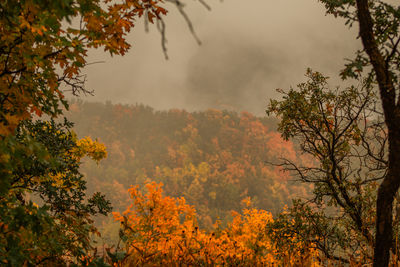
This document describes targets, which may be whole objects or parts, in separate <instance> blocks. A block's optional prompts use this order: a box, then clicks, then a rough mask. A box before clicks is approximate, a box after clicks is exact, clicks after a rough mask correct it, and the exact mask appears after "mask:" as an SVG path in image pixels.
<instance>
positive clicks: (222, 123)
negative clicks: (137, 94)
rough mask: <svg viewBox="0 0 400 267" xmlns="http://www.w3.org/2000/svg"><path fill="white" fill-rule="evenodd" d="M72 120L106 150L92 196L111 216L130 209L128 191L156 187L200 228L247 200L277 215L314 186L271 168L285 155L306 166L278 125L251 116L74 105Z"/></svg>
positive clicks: (86, 168) (91, 183)
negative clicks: (184, 207)
mask: <svg viewBox="0 0 400 267" xmlns="http://www.w3.org/2000/svg"><path fill="white" fill-rule="evenodd" d="M67 117H68V118H69V119H70V120H71V121H74V122H75V128H74V129H75V131H76V132H77V134H78V136H80V137H85V136H90V137H93V138H94V137H97V138H98V139H99V141H101V142H102V143H104V144H105V145H106V147H107V151H108V157H107V159H105V160H104V161H102V163H101V164H100V165H97V164H96V163H92V162H86V163H85V164H83V166H82V168H83V169H82V171H83V172H84V173H85V174H86V177H87V180H88V188H89V190H90V191H101V192H103V193H105V194H106V196H107V197H108V198H109V199H110V200H111V202H112V205H113V207H114V210H117V211H122V210H125V209H126V207H127V206H129V204H130V202H129V195H128V193H127V189H128V188H129V187H130V186H131V185H139V186H141V187H142V186H143V185H144V184H145V183H146V182H149V181H156V182H162V183H163V184H164V191H165V192H164V193H165V194H166V195H168V196H172V197H181V196H183V197H185V199H186V200H187V201H188V203H189V204H191V205H194V206H195V207H196V210H197V213H198V217H199V221H200V225H201V226H202V227H206V228H211V226H212V224H213V223H214V222H215V220H216V219H218V218H219V219H221V220H222V222H223V223H226V222H227V221H231V219H232V218H231V215H230V214H231V211H232V210H235V211H240V210H241V208H242V207H241V201H242V200H243V199H245V198H248V197H249V198H250V199H251V201H252V203H254V205H255V206H256V207H258V208H261V209H265V210H268V211H270V212H272V213H273V214H276V213H278V212H279V211H281V210H282V208H283V207H284V205H286V204H290V200H291V199H292V198H296V197H302V196H305V195H306V194H307V192H308V190H309V188H307V187H305V186H304V185H302V184H299V183H294V182H293V181H292V178H291V177H290V176H289V174H288V173H285V172H283V171H282V169H281V168H280V167H277V166H273V165H271V164H269V163H268V162H277V160H278V159H279V158H281V157H285V158H289V159H291V160H292V161H294V162H299V161H301V160H302V161H304V160H305V158H302V156H301V155H299V154H298V153H297V152H296V149H295V145H294V144H293V143H292V142H290V141H288V142H287V141H284V140H283V139H282V138H281V137H280V134H279V133H277V132H276V131H275V130H274V127H275V124H276V122H275V121H274V120H273V119H270V118H269V119H268V118H266V117H265V118H258V117H255V116H253V115H252V114H250V113H247V112H242V113H241V114H237V113H235V112H230V111H220V110H207V111H202V112H193V113H190V112H187V111H184V110H177V109H175V110H169V111H155V110H153V109H152V108H151V107H148V106H144V105H120V104H117V105H112V104H111V103H106V104H103V103H87V102H75V103H72V104H71V107H70V112H69V113H68V114H67Z"/></svg>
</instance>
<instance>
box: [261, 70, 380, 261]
mask: <svg viewBox="0 0 400 267" xmlns="http://www.w3.org/2000/svg"><path fill="white" fill-rule="evenodd" d="M307 77H308V80H307V81H306V82H305V83H302V84H299V85H298V90H295V89H291V90H289V91H288V92H283V91H281V92H282V94H283V100H281V101H277V100H272V101H271V104H270V106H269V109H268V112H270V113H275V114H276V115H277V116H278V117H280V118H281V121H280V124H279V131H280V132H281V133H282V135H283V137H284V138H286V139H288V138H295V139H296V141H297V143H298V144H299V146H300V149H301V151H302V152H303V153H306V154H308V155H309V156H311V157H312V158H313V159H314V161H310V162H309V163H308V164H307V165H301V166H299V165H298V164H296V163H295V162H293V161H292V160H290V159H285V160H284V161H283V162H282V163H281V164H279V165H280V166H284V167H285V169H286V170H290V171H294V172H295V173H296V174H297V175H298V177H299V179H300V180H301V181H302V182H305V183H312V184H313V185H314V191H313V193H314V197H313V199H311V200H310V203H309V205H308V206H307V205H306V203H304V202H302V201H295V202H294V206H293V207H292V208H291V210H290V212H289V213H288V215H285V216H282V217H281V218H280V219H281V220H280V221H282V222H283V221H285V220H288V217H289V218H291V219H294V220H295V221H297V222H298V224H297V226H298V227H300V228H297V229H296V227H297V226H296V227H294V228H293V229H292V230H290V229H287V231H293V232H298V235H299V236H303V239H305V240H307V241H308V242H313V243H315V244H316V245H317V247H318V249H319V250H320V251H322V252H323V253H324V255H325V256H326V257H327V258H328V259H331V260H339V261H342V262H350V260H351V259H349V257H348V256H347V255H346V256H343V252H345V254H350V255H352V256H353V257H354V258H355V259H357V260H358V261H359V262H363V261H366V262H368V260H369V258H370V257H371V253H370V252H371V249H372V247H373V199H374V198H375V194H374V189H375V187H374V183H375V182H376V181H377V180H379V179H381V178H382V177H383V176H384V175H385V171H386V167H387V166H386V162H385V160H384V155H385V152H386V151H385V148H386V147H385V145H384V144H385V142H386V134H385V132H384V131H382V130H384V127H383V123H381V122H380V121H379V120H377V117H376V115H377V114H376V97H375V94H374V91H373V90H372V88H368V87H367V86H368V83H367V82H366V81H361V83H360V85H359V86H358V87H355V86H352V87H349V88H345V89H339V88H337V89H334V90H332V89H329V87H328V83H327V78H326V77H324V76H323V75H322V74H320V73H318V72H312V71H311V70H308V72H307ZM310 206H311V207H312V209H310ZM288 221H290V220H288ZM277 222H279V220H277ZM327 222H330V223H331V224H332V225H333V227H326V226H327V225H328V223H327ZM284 225H285V224H284ZM277 226H278V225H277ZM279 228H281V227H279ZM300 233H301V234H300ZM357 254H358V255H357Z"/></svg>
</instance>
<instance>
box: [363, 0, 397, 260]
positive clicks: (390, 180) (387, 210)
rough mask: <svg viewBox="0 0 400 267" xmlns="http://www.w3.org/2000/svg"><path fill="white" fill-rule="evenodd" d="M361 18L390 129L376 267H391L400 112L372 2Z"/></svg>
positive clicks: (380, 193) (380, 198)
mask: <svg viewBox="0 0 400 267" xmlns="http://www.w3.org/2000/svg"><path fill="white" fill-rule="evenodd" d="M357 17H358V22H359V25H360V37H361V40H362V43H363V46H364V49H365V51H366V52H367V54H368V56H369V59H370V62H371V64H372V66H373V68H374V71H375V74H376V78H377V82H378V85H379V92H380V96H381V101H382V108H383V112H384V115H385V123H386V126H387V128H388V138H389V166H388V173H387V175H386V176H385V178H384V179H383V181H382V183H381V185H380V186H379V189H378V199H377V203H376V213H377V217H376V236H375V245H374V266H375V267H384V266H388V265H389V260H390V249H391V247H392V245H393V201H394V198H395V195H396V193H397V191H398V189H399V187H400V109H399V106H398V105H396V90H395V87H394V84H393V79H392V76H391V74H390V71H389V69H388V64H386V61H385V59H384V57H383V56H382V54H381V53H380V51H379V48H378V44H377V41H376V39H375V36H374V32H373V21H372V18H371V14H370V11H369V8H368V0H357Z"/></svg>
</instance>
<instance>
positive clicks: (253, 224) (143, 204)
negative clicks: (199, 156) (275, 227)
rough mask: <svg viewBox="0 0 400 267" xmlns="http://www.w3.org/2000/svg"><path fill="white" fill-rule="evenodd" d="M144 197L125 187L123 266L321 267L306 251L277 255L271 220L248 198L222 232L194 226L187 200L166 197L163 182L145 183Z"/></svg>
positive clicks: (193, 214)
mask: <svg viewBox="0 0 400 267" xmlns="http://www.w3.org/2000/svg"><path fill="white" fill-rule="evenodd" d="M146 189H147V193H146V194H143V193H141V192H140V191H139V190H138V187H132V188H130V189H129V193H130V196H131V199H132V201H133V204H132V205H131V206H130V207H129V208H128V209H127V210H126V211H125V212H123V213H122V214H120V213H114V216H115V218H116V220H118V221H120V222H121V226H122V232H121V238H122V240H124V241H125V242H124V244H125V245H126V246H125V248H124V251H125V253H126V254H125V256H124V258H123V260H122V261H120V262H119V263H118V265H121V266H178V265H179V266H273V265H274V264H276V265H277V266H279V265H281V264H283V265H284V266H294V265H296V264H298V265H297V266H319V265H318V264H317V263H316V262H317V253H316V252H315V251H314V250H313V249H312V246H309V247H299V248H298V249H297V250H292V251H290V253H289V251H287V252H281V253H280V254H279V253H278V250H277V249H276V248H275V247H274V245H273V242H271V241H270V240H269V237H268V235H267V231H266V225H267V224H268V223H270V222H272V221H273V219H272V215H271V214H270V213H269V212H267V211H264V210H259V209H256V208H251V207H250V206H251V203H250V201H249V200H248V199H246V200H244V201H243V203H244V204H245V205H246V207H245V208H244V209H243V211H242V214H239V213H237V212H233V218H234V219H233V221H232V222H231V223H230V224H229V225H228V227H226V228H221V227H220V225H219V224H218V222H217V223H216V224H215V225H214V231H209V232H206V231H205V230H202V229H200V228H199V227H198V224H197V221H196V212H195V210H194V208H193V207H192V206H190V205H188V204H186V202H185V199H184V198H183V197H181V198H172V197H165V196H163V195H162V184H157V183H155V182H151V183H148V184H146Z"/></svg>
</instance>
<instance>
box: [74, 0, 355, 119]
mask: <svg viewBox="0 0 400 267" xmlns="http://www.w3.org/2000/svg"><path fill="white" fill-rule="evenodd" d="M208 3H209V4H210V6H211V7H212V11H211V12H209V11H207V10H205V9H204V8H203V6H201V5H200V3H199V2H198V1H188V5H187V13H188V14H189V16H190V17H191V19H192V22H193V24H194V27H195V29H196V32H197V34H198V36H199V38H200V39H201V41H202V43H203V44H202V45H201V46H199V45H197V43H196V41H195V40H194V38H193V37H192V36H191V34H190V32H189V30H188V28H187V25H186V24H185V21H184V20H183V18H182V17H181V16H180V15H179V14H178V12H177V11H176V10H174V9H173V7H172V6H170V7H169V11H170V12H169V14H168V16H167V18H166V23H167V39H168V44H167V45H168V54H169V60H165V58H164V55H163V52H162V49H161V45H160V42H161V41H160V36H159V33H158V32H157V30H156V28H155V27H153V28H151V29H150V33H145V31H144V27H143V24H141V23H138V24H137V25H136V27H135V28H134V30H133V32H132V33H131V34H130V35H129V38H128V39H129V41H130V42H131V43H132V44H133V45H132V48H131V50H130V52H129V53H128V54H127V55H125V56H124V57H120V56H118V57H113V58H111V57H109V56H107V55H106V54H105V53H104V52H103V51H91V52H90V56H89V62H93V61H105V63H102V64H93V65H89V66H88V67H86V69H85V72H86V74H87V78H88V82H87V88H88V89H93V90H94V91H95V96H87V97H83V96H82V97H81V98H82V99H83V100H85V101H102V102H104V101H106V100H110V101H112V102H113V103H125V104H129V103H130V104H135V103H143V104H146V105H150V106H152V107H154V108H156V109H169V108H184V109H188V110H191V111H192V110H201V109H207V108H226V109H233V110H236V111H242V110H248V111H250V112H253V113H255V114H257V115H263V114H264V110H265V107H266V105H267V103H268V99H269V98H271V97H277V96H278V95H277V93H276V92H275V89H276V88H283V89H287V88H289V87H290V86H295V85H296V84H298V83H300V82H302V81H304V79H305V78H304V73H305V71H306V68H307V67H311V68H312V69H314V70H318V71H321V72H323V73H324V74H326V75H328V76H330V77H331V82H332V85H337V84H339V83H340V80H339V79H338V78H337V74H338V72H339V70H340V69H341V68H342V66H343V63H344V58H346V57H347V58H348V57H352V56H353V54H354V51H355V50H356V49H357V47H359V46H360V44H359V40H356V35H357V29H356V28H354V29H352V30H349V29H348V28H347V27H346V26H344V22H343V20H340V19H335V18H334V17H332V16H325V9H324V7H323V5H322V4H321V3H319V2H318V1H317V0H248V1H243V0H225V1H224V2H223V3H221V2H220V1H218V0H208Z"/></svg>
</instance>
